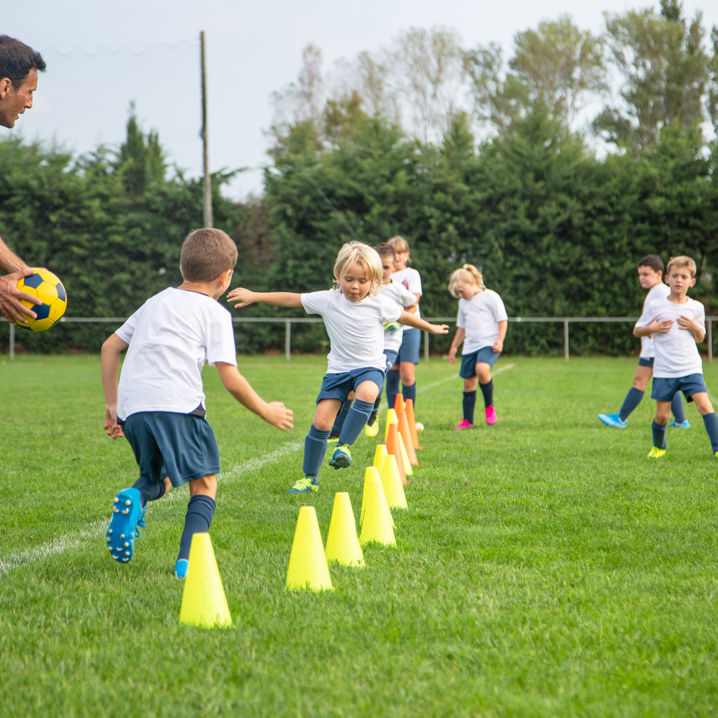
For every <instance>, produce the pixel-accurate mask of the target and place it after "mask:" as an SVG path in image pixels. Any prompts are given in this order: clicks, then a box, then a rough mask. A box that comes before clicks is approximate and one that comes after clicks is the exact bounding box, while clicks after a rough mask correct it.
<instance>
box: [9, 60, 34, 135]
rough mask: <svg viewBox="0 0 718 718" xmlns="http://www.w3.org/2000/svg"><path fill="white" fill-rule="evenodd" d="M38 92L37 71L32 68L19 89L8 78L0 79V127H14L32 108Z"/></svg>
mask: <svg viewBox="0 0 718 718" xmlns="http://www.w3.org/2000/svg"><path fill="white" fill-rule="evenodd" d="M35 90H37V70H36V69H35V68H32V69H31V70H30V72H28V73H27V77H26V78H25V79H24V80H23V82H22V84H21V85H20V86H19V87H15V86H14V85H13V84H12V81H11V80H10V79H9V78H7V77H2V78H0V127H14V126H15V121H16V120H17V118H18V117H19V116H20V115H21V114H22V113H23V112H25V110H29V109H30V108H31V107H32V93H33V92H35Z"/></svg>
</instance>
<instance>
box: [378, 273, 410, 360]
mask: <svg viewBox="0 0 718 718" xmlns="http://www.w3.org/2000/svg"><path fill="white" fill-rule="evenodd" d="M379 296H380V297H381V298H382V300H386V301H387V302H389V303H390V304H396V305H397V306H398V307H400V309H401V311H402V312H403V311H404V309H406V307H410V306H412V304H416V295H415V294H414V293H413V292H410V291H409V290H408V289H407V288H406V287H405V286H404V285H403V284H399V283H398V282H395V281H394V280H392V281H391V282H389V284H382V286H381V293H380V295H379ZM403 334H404V325H403V324H397V323H396V322H391V323H389V324H386V325H385V326H384V351H387V350H389V351H399V347H400V346H401V338H402V335H403Z"/></svg>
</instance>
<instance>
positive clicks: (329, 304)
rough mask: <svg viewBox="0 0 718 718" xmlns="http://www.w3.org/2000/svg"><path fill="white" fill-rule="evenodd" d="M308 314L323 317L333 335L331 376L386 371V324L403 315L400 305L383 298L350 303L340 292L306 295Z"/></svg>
mask: <svg viewBox="0 0 718 718" xmlns="http://www.w3.org/2000/svg"><path fill="white" fill-rule="evenodd" d="M301 299H302V306H303V307H304V311H305V312H307V314H319V315H321V317H322V319H323V320H324V326H325V327H326V330H327V334H328V335H329V344H330V347H331V348H330V351H329V354H327V359H328V360H329V363H328V365H327V374H342V373H344V372H347V371H352V369H362V368H363V367H376V368H377V369H382V370H383V369H384V365H385V363H386V361H385V359H384V324H385V323H386V322H395V321H396V320H397V319H398V318H399V316H400V315H401V312H402V310H401V307H400V306H399V305H398V304H395V303H392V302H390V301H387V300H382V294H379V295H378V296H376V297H371V296H369V297H365V298H364V299H362V300H361V301H360V302H351V301H349V300H348V299H347V298H346V297H345V296H344V295H343V294H342V293H341V292H340V291H339V290H338V289H327V290H325V291H322V292H310V293H308V294H302V295H301Z"/></svg>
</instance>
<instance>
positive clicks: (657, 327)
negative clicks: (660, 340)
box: [649, 319, 673, 334]
mask: <svg viewBox="0 0 718 718" xmlns="http://www.w3.org/2000/svg"><path fill="white" fill-rule="evenodd" d="M672 326H673V320H672V319H663V320H658V319H654V320H653V321H652V322H651V323H650V324H649V327H650V329H651V332H658V334H668V332H669V331H671V327H672Z"/></svg>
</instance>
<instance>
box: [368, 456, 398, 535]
mask: <svg viewBox="0 0 718 718" xmlns="http://www.w3.org/2000/svg"><path fill="white" fill-rule="evenodd" d="M371 469H372V470H373V471H376V469H374V467H373V466H372V467H371ZM366 488H367V495H366V500H365V504H366V506H365V510H364V523H363V524H362V528H361V534H360V535H359V543H360V544H361V545H362V546H363V545H364V544H367V543H370V542H372V541H373V542H375V543H381V544H385V545H392V546H393V545H396V539H395V538H394V529H393V526H392V524H393V520H392V518H391V511H390V510H389V506H388V505H387V503H386V496H384V489H383V488H382V485H381V480H380V479H379V478H377V477H376V476H371V477H370V478H368V479H367V482H366Z"/></svg>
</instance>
